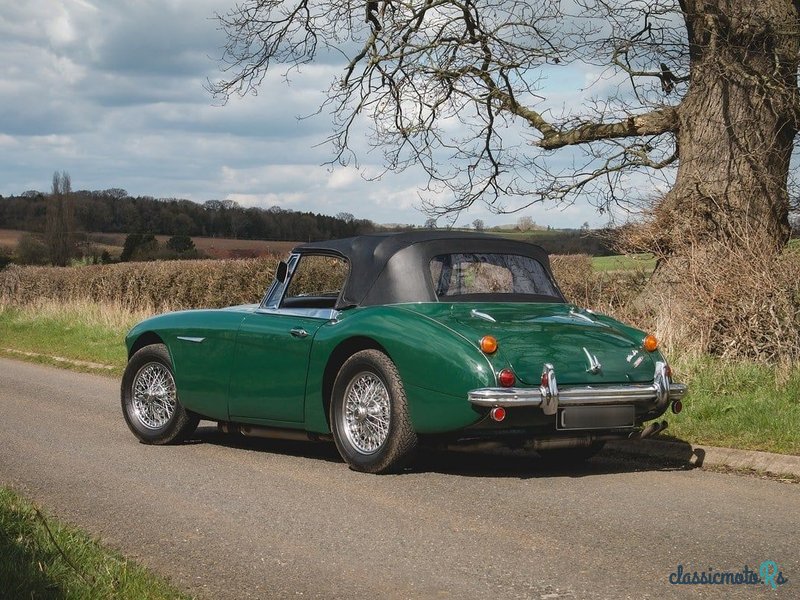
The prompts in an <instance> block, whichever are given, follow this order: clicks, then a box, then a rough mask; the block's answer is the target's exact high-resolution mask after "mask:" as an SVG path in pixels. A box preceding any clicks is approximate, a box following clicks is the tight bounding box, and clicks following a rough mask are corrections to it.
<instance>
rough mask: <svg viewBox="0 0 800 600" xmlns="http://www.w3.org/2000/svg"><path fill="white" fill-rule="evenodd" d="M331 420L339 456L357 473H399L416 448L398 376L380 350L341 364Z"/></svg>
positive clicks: (363, 354)
mask: <svg viewBox="0 0 800 600" xmlns="http://www.w3.org/2000/svg"><path fill="white" fill-rule="evenodd" d="M330 423H331V430H332V431H333V439H334V441H335V442H336V448H337V449H338V450H339V454H341V456H342V458H343V459H344V460H345V461H346V462H347V464H348V465H350V468H351V469H353V470H355V471H363V472H366V473H391V472H395V471H397V470H399V469H400V468H401V467H402V466H403V465H404V464H405V462H406V461H407V460H408V459H409V458H410V456H411V455H412V454H413V451H414V449H415V448H416V446H417V434H416V432H415V431H414V429H413V427H412V426H411V419H410V418H409V415H408V402H407V399H406V394H405V390H404V389H403V382H402V381H401V380H400V374H399V373H398V372H397V367H395V365H394V363H393V362H392V361H391V359H390V358H389V357H388V356H386V355H385V354H384V353H383V352H380V351H379V350H362V351H361V352H357V353H356V354H354V355H353V356H351V357H350V358H348V359H347V360H346V361H345V363H344V364H343V365H342V368H341V369H340V370H339V374H338V375H337V376H336V381H335V382H334V384H333V394H332V398H331V406H330Z"/></svg>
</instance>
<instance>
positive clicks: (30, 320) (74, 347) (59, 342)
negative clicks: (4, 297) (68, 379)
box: [0, 303, 140, 374]
mask: <svg viewBox="0 0 800 600" xmlns="http://www.w3.org/2000/svg"><path fill="white" fill-rule="evenodd" d="M113 311H114V309H109V308H106V307H98V306H97V305H92V304H90V303H82V304H75V305H68V306H62V305H60V304H55V303H43V304H40V305H38V306H35V307H29V308H25V309H21V308H15V307H11V306H0V354H2V355H4V356H8V357H11V358H23V359H25V360H31V361H34V362H41V363H46V364H55V365H58V366H68V367H69V368H72V369H75V370H78V371H88V372H105V373H111V374H121V373H122V370H123V369H124V367H125V362H126V360H127V355H126V351H125V346H124V344H123V338H124V335H125V332H126V331H127V330H128V329H129V328H130V327H131V326H132V325H133V324H134V323H135V322H136V321H138V320H139V318H140V316H139V315H135V314H125V313H124V311H123V312H122V313H121V314H116V313H114V314H109V313H112V312H113ZM14 350H17V351H22V352H31V353H36V354H39V355H40V356H28V357H25V356H21V355H20V354H18V353H17V352H13V351H14ZM55 357H60V358H65V359H68V360H73V361H87V362H92V363H99V364H102V365H110V366H112V367H113V369H111V370H108V369H97V368H93V367H91V366H89V365H80V364H74V363H69V362H64V361H58V360H57V359H56V358H55Z"/></svg>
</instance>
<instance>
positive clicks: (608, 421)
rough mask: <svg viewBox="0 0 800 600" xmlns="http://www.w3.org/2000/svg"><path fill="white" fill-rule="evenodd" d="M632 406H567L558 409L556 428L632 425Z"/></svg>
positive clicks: (634, 413) (633, 422) (633, 417)
mask: <svg viewBox="0 0 800 600" xmlns="http://www.w3.org/2000/svg"><path fill="white" fill-rule="evenodd" d="M635 425H636V409H635V408H634V407H633V406H629V405H623V406H569V407H566V408H560V409H559V410H558V420H557V421H556V429H610V428H614V427H634V426H635Z"/></svg>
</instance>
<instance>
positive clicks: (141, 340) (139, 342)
mask: <svg viewBox="0 0 800 600" xmlns="http://www.w3.org/2000/svg"><path fill="white" fill-rule="evenodd" d="M152 344H164V340H163V339H162V338H161V336H160V335H158V334H157V333H156V332H154V331H145V332H144V333H142V334H141V335H140V336H139V337H137V338H136V340H135V341H134V342H133V344H131V348H130V350H129V351H128V360H130V359H131V356H133V355H134V354H136V353H137V352H138V351H139V350H141V349H142V348H144V347H145V346H150V345H152ZM164 345H166V344H164Z"/></svg>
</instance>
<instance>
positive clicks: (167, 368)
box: [120, 344, 200, 444]
mask: <svg viewBox="0 0 800 600" xmlns="http://www.w3.org/2000/svg"><path fill="white" fill-rule="evenodd" d="M148 377H151V378H152V379H153V380H155V381H156V385H155V387H154V389H157V390H160V391H163V393H164V394H166V395H167V397H171V398H173V399H174V403H173V402H169V403H168V404H169V405H170V406H171V407H172V412H171V414H169V412H168V410H166V409H165V408H164V407H165V405H166V404H165V402H164V401H163V399H162V397H161V396H159V397H156V398H155V401H154V397H153V396H148V398H149V399H147V400H144V401H141V402H139V403H138V404H137V402H136V401H135V399H134V387H135V386H136V385H141V386H144V385H146V378H148ZM158 382H162V383H163V385H158ZM120 396H121V400H122V414H123V416H124V417H125V422H126V423H127V424H128V427H129V428H130V430H131V431H132V432H133V435H135V436H136V437H137V438H139V441H141V442H143V443H145V444H172V443H175V442H180V441H182V440H184V439H185V438H186V437H187V436H189V435H191V434H192V433H193V432H194V430H195V429H196V428H197V424H198V423H199V422H200V418H199V417H198V416H197V415H195V414H193V413H190V412H188V411H187V410H186V409H185V408H184V407H183V405H182V404H181V403H180V400H179V399H178V393H177V389H175V379H174V374H173V371H172V361H171V360H170V357H169V352H168V351H167V347H166V346H165V345H164V344H152V345H150V346H145V347H144V348H141V349H139V350H137V351H136V353H135V354H134V355H133V356H132V357H131V359H130V360H129V361H128V366H127V367H125V373H124V374H123V375H122V388H121V391H120Z"/></svg>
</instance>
